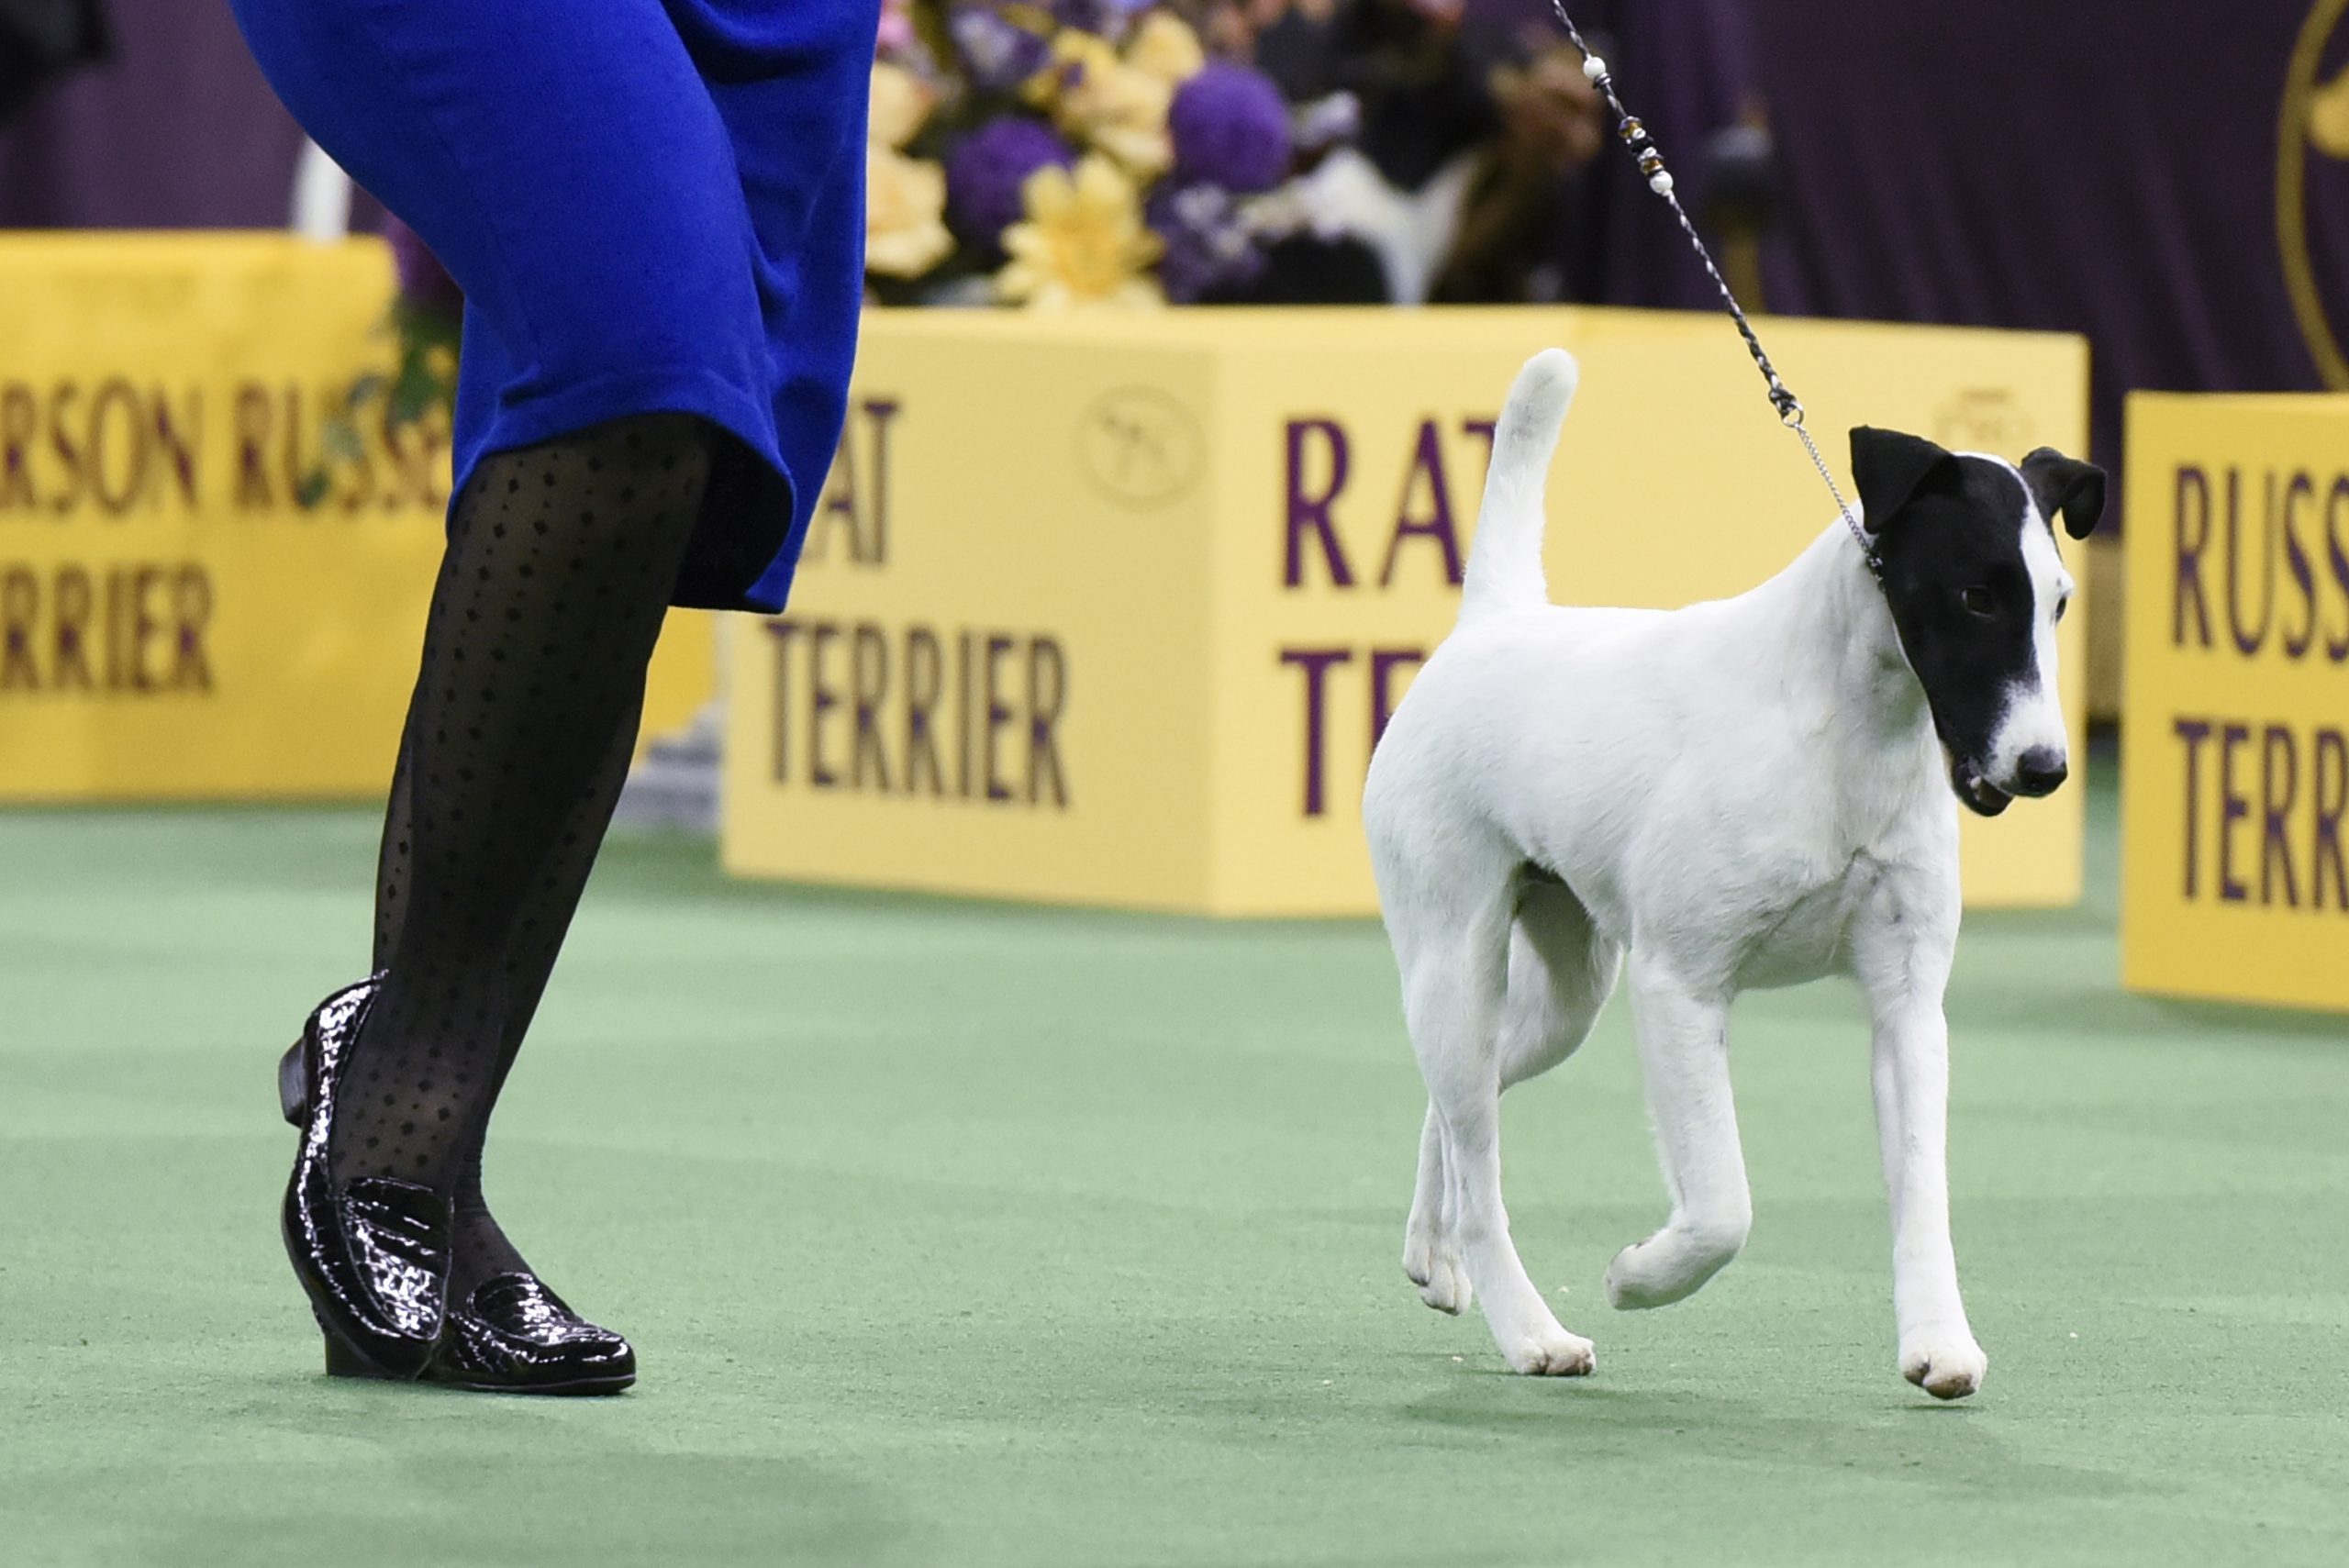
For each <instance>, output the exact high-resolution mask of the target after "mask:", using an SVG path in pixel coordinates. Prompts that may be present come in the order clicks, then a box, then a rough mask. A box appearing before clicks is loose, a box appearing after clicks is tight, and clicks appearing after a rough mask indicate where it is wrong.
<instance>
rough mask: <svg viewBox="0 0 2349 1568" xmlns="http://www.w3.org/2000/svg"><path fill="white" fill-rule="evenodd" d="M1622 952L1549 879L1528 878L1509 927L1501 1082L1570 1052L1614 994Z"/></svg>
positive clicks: (1544, 1067)
mask: <svg viewBox="0 0 2349 1568" xmlns="http://www.w3.org/2000/svg"><path fill="white" fill-rule="evenodd" d="M1621 967H1622V950H1621V948H1620V947H1619V946H1618V945H1617V944H1616V943H1614V942H1612V941H1609V940H1608V939H1607V938H1605V937H1603V936H1601V935H1599V933H1598V930H1597V929H1595V928H1594V927H1593V926H1592V925H1591V921H1590V912H1589V911H1588V910H1587V909H1586V908H1584V907H1583V903H1582V900H1581V899H1579V898H1576V897H1575V895H1573V894H1572V893H1570V892H1568V891H1567V890H1566V889H1565V888H1564V887H1563V886H1560V885H1559V884H1556V883H1553V882H1528V883H1527V884H1525V887H1524V891H1523V892H1522V893H1521V894H1520V896H1519V899H1518V906H1517V920H1516V923H1515V925H1514V927H1513V928H1512V929H1511V930H1510V933H1509V951H1508V1005H1507V1006H1506V1007H1505V1008H1504V1009H1503V1012H1502V1017H1501V1029H1500V1046H1499V1053H1500V1070H1501V1088H1502V1089H1503V1090H1507V1089H1508V1088H1509V1087H1510V1086H1511V1085H1513V1084H1522V1083H1524V1082H1525V1081H1526V1080H1527V1079H1528V1078H1534V1077H1539V1076H1540V1075H1541V1074H1542V1073H1547V1072H1548V1071H1550V1069H1551V1068H1553V1067H1555V1066H1556V1065H1557V1064H1558V1063H1559V1062H1564V1060H1565V1059H1566V1058H1567V1057H1569V1056H1572V1055H1573V1054H1574V1053H1575V1051H1576V1050H1578V1049H1580V1047H1581V1045H1582V1042H1583V1041H1584V1040H1587V1039H1589V1038H1590V1031H1591V1027H1592V1026H1593V1025H1595V1024H1596V1023H1598V1015H1599V1013H1600V1011H1601V1010H1602V1009H1604V1008H1605V1007H1606V1006H1607V999H1608V998H1609V996H1611V995H1614V994H1615V978H1616V975H1617V973H1618V972H1619V971H1620V969H1621Z"/></svg>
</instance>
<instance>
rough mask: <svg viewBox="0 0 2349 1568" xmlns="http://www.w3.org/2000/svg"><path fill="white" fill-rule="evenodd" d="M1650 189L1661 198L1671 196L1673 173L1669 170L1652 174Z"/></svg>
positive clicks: (1660, 170)
mask: <svg viewBox="0 0 2349 1568" xmlns="http://www.w3.org/2000/svg"><path fill="white" fill-rule="evenodd" d="M1648 189H1649V190H1651V191H1653V192H1654V193H1655V194H1656V195H1660V196H1668V195H1671V194H1672V172H1671V171H1670V170H1668V169H1659V170H1657V171H1656V172H1654V173H1653V174H1650V175H1649V176H1648Z"/></svg>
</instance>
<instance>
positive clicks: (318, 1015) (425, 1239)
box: [280, 976, 450, 1378]
mask: <svg viewBox="0 0 2349 1568" xmlns="http://www.w3.org/2000/svg"><path fill="white" fill-rule="evenodd" d="M380 978H381V977H380V976H378V977H376V979H380ZM376 979H369V980H364V981H362V982H360V983H359V984H356V985H351V986H347V987H345V988H344V989H342V990H340V991H338V992H336V993H335V994H334V995H331V996H329V997H328V998H327V999H326V1000H325V1001H324V1002H321V1003H320V1004H318V1009H317V1012H315V1013H312V1014H311V1015H310V1019H309V1022H308V1023H307V1024H306V1025H304V1026H303V1029H302V1039H301V1041H300V1043H299V1045H298V1046H297V1047H296V1050H297V1051H298V1052H299V1053H300V1055H301V1058H302V1066H303V1078H304V1085H305V1088H306V1091H308V1092H306V1094H305V1095H304V1105H303V1112H304V1114H303V1116H302V1117H301V1118H300V1121H299V1125H300V1126H301V1127H302V1129H303V1132H302V1148H301V1151H300V1152H299V1153H297V1154H296V1155H295V1158H294V1174H293V1176H292V1178H291V1179H290V1180H289V1181H287V1183H286V1184H285V1205H284V1209H283V1211H282V1216H281V1225H282V1228H283V1229H284V1235H285V1254H286V1256H287V1257H288V1258H290V1259H291V1260H292V1261H293V1263H294V1273H295V1277H296V1278H298V1279H300V1280H301V1282H302V1288H303V1289H304V1290H306V1291H307V1292H308V1293H309V1296H310V1310H311V1311H312V1312H313V1313H315V1314H316V1315H317V1319H318V1327H319V1328H320V1329H323V1330H325V1332H326V1338H327V1371H328V1372H329V1373H337V1374H340V1375H344V1376H352V1375H365V1376H373V1377H389V1378H413V1377H417V1376H418V1375H420V1374H421V1373H423V1372H424V1369H425V1368H426V1366H427V1365H429V1363H430V1362H431V1360H432V1352H433V1348H434V1347H435V1346H436V1345H437V1344H439V1342H440V1328H441V1323H442V1319H443V1318H444V1317H445V1316H446V1310H447V1303H448V1292H449V1234H450V1214H449V1201H448V1199H446V1198H445V1197H443V1196H441V1195H440V1194H439V1193H437V1192H435V1191H433V1190H432V1189H431V1188H430V1187H428V1186H423V1185H420V1184H417V1183H415V1182H404V1181H401V1180H399V1179H398V1178H396V1177H393V1176H362V1177H361V1178H360V1179H358V1180H357V1181H354V1182H351V1183H349V1184H344V1185H341V1186H338V1185H337V1184H336V1183H335V1181H334V1179H333V1177H332V1175H331V1174H329V1173H328V1169H327V1143H328V1138H329V1137H330V1136H331V1134H332V1132H333V1130H334V1106H335V1092H336V1087H337V1085H338V1084H339V1082H340V1077H341V1067H342V1063H343V1062H344V1060H345V1059H346V1057H347V1056H348V1054H349V1051H350V1049H351V1042H352V1041H353V1040H356V1039H358V1038H359V1031H360V1029H362V1027H363V1026H364V1025H365V1023H366V1021H367V1014H368V1010H369V1008H370V1006H372V1005H373V1001H374V999H375V985H376ZM283 1077H284V1074H283V1070H282V1068H281V1072H280V1080H281V1083H280V1087H281V1088H283V1086H284V1085H283Z"/></svg>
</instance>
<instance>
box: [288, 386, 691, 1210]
mask: <svg viewBox="0 0 2349 1568" xmlns="http://www.w3.org/2000/svg"><path fill="white" fill-rule="evenodd" d="M713 446H714V436H713V433H712V431H711V430H710V428H709V427H707V425H705V424H703V423H702V422H701V421H699V420H696V419H692V418H688V417H679V416H667V415H649V416H640V417H630V418H625V419H620V420H616V421H613V422H611V423H608V424H605V425H599V426H596V427H594V428H590V429H587V430H584V431H580V432H577V433H575V434H573V435H570V436H566V437H562V438H561V439H556V440H553V441H550V442H546V443H543V444H541V445H539V446H535V447H529V448H524V449H521V450H514V451H508V452H501V453H495V454H493V455H491V456H490V457H487V458H485V459H484V460H483V461H482V462H481V463H480V464H478V465H477V467H476V469H475V471H474V473H473V479H472V482H471V483H470V484H468V485H467V486H466V488H465V491H464V493H463V494H462V495H461V496H460V498H459V500H458V502H457V506H456V508H455V516H454V517H453V519H452V527H451V539H450V546H449V553H448V556H447V559H446V560H445V562H443V565H442V568H441V573H440V582H439V584H438V586H437V587H436V589H435V591H434V595H433V606H432V612H431V617H430V619H429V623H428V627H427V630H426V634H425V647H424V658H423V662H422V668H421V670H420V672H419V674H418V677H417V691H416V696H415V700H414V703H413V705H412V706H411V708H410V712H409V719H408V728H407V745H406V758H407V762H406V769H405V778H404V783H403V787H402V789H401V790H400V791H398V792H397V794H398V795H400V796H402V797H403V798H404V800H405V817H406V834H405V836H404V837H402V836H396V823H397V819H398V818H399V817H400V816H401V815H402V813H401V810H400V802H399V801H397V800H395V811H394V818H395V828H394V832H393V833H392V834H387V838H389V840H390V841H389V843H387V846H386V853H385V856H384V904H385V906H386V909H387V912H388V919H387V923H386V924H385V926H384V929H383V930H382V931H381V932H380V933H379V935H380V936H381V937H383V938H384V939H385V940H386V942H387V946H388V957H389V959H390V967H389V972H388V973H387V974H386V976H385V978H384V983H383V985H382V988H381V991H380V993H379V994H378V995H377V998H376V1001H375V1005H374V1008H373V1012H372V1014H371V1015H370V1016H369V1018H368V1020H367V1025H366V1028H365V1029H364V1032H363V1034H362V1037H361V1038H360V1040H358V1041H357V1042H356V1043H355V1044H354V1045H353V1046H352V1048H351V1054H350V1058H349V1061H348V1062H347V1064H346V1068H345V1073H346V1078H345V1081H346V1083H347V1084H349V1086H350V1093H349V1094H348V1095H346V1097H345V1098H344V1099H343V1101H342V1104H341V1106H340V1110H339V1113H338V1116H337V1118H336V1122H335V1127H334V1138H333V1144H332V1147H331V1150H330V1152H329V1161H330V1164H331V1166H332V1168H333V1173H334V1175H335V1177H336V1179H337V1181H338V1182H339V1183H346V1184H347V1183H348V1182H350V1181H351V1180H353V1179H356V1178H358V1177H362V1176H368V1175H382V1176H394V1177H397V1178H400V1179H402V1180H406V1181H411V1182H417V1183H419V1184H424V1185H428V1186H430V1187H432V1188H434V1189H435V1190H436V1191H438V1192H440V1193H441V1194H443V1195H449V1196H452V1197H453V1195H454V1194H455V1192H456V1189H457V1186H458V1184H459V1182H460V1180H461V1179H462V1175H463V1173H464V1172H465V1170H466V1168H467V1165H468V1162H469V1158H470V1157H471V1156H472V1155H473V1154H475V1153H477V1151H478V1147H479V1140H480V1137H481V1132H482V1129H484V1127H485V1126H486V1125H487V1121H488V1118H489V1111H490V1107H491V1106H492V1105H493V1104H494V1102H495V1097H496V1094H497V1089H498V1087H499V1084H501V1083H502V1081H503V1079H504V1076H505V1071H506V1067H507V1065H508V1058H507V1046H508V1043H509V1040H518V1036H519V1032H520V1029H519V1025H520V1024H521V1023H525V1022H527V1019H528V1014H529V1009H530V1008H531V1007H532V1006H535V1004H536V1000H537V996H538V994H539V991H540V988H541V987H542V986H543V984H544V983H545V973H544V966H545V965H549V964H551V955H552V953H553V951H554V950H555V949H556V948H557V947H559V946H560V943H561V940H562V931H563V930H564V929H566V928H567V927H568V925H569V922H570V918H571V914H572V910H573V906H575V904H576V901H577V897H578V889H579V885H580V884H581V883H582V882H584V874H585V869H586V865H587V864H588V863H590V862H592V859H593V851H594V847H595V845H596V842H597V841H599V840H601V838H602V834H603V829H604V826H605V824H606V823H607V821H608V819H609V815H610V810H611V802H612V800H613V798H615V796H616V793H617V786H616V784H614V783H613V779H612V775H613V774H614V773H618V772H619V771H620V769H619V768H618V767H616V766H615V764H614V762H613V756H614V751H615V749H616V746H618V747H620V749H621V750H622V751H623V753H624V750H625V748H624V746H622V745H621V743H620V742H619V741H618V740H616V738H618V737H620V736H621V735H622V734H623V733H625V735H626V737H627V739H628V740H630V741H632V740H633V736H634V726H635V716H636V715H637V713H638V712H639V710H640V705H641V703H642V699H643V683H644V667H645V663H646V662H647V660H648V659H649V658H650V657H651V651H652V645H653V642H654V640H655V639H656V638H657V637H658V636H659V633H660V628H661V622H662V615H663V613H664V612H665V610H666V608H667V606H668V602H669V598H670V595H671V593H672V591H673V590H674V585H675V583H676V578H677V572H678V567H679V564H680V562H682V561H683V559H684V557H685V548H686V544H687V541H688V540H689V539H690V538H691V535H692V532H693V529H694V527H695V524H696V521H697V519H698V517H699V515H700V512H701V508H702V502H703V497H704V494H705V491H706V489H707V484H708V478H709V472H710V464H711V461H712V454H713ZM621 766H623V767H624V762H623V763H622V764H621ZM566 840H568V841H566ZM403 843H404V844H405V845H406V848H405V850H404V851H403V850H401V849H400V848H399V846H400V845H401V844H403Z"/></svg>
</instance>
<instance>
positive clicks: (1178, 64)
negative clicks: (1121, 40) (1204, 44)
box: [1126, 11, 1208, 87]
mask: <svg viewBox="0 0 2349 1568" xmlns="http://www.w3.org/2000/svg"><path fill="white" fill-rule="evenodd" d="M1207 62H1208V56H1207V50H1203V49H1201V48H1200V47H1199V35H1198V34H1197V33H1195V32H1193V31H1192V30H1191V28H1190V24H1189V23H1187V22H1186V21H1184V20H1183V18H1182V17H1177V16H1175V15H1174V14H1173V13H1172V12H1168V11H1152V13H1151V14H1150V15H1149V16H1147V17H1143V18H1142V19H1141V26H1140V27H1138V28H1135V29H1134V36H1133V38H1132V39H1130V40H1129V41H1128V43H1127V44H1126V63H1127V64H1128V65H1130V66H1131V67H1133V68H1134V69H1135V70H1136V71H1139V72H1142V73H1143V74H1144V75H1147V76H1155V77H1157V78H1158V79H1159V80H1160V81H1161V82H1163V83H1166V84H1167V85H1168V86H1170V87H1180V86H1181V85H1182V84H1183V83H1186V82H1188V81H1189V80H1190V79H1191V78H1192V77H1194V76H1196V75H1197V74H1198V73H1199V68H1200V67H1201V66H1204V65H1205V64H1207Z"/></svg>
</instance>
